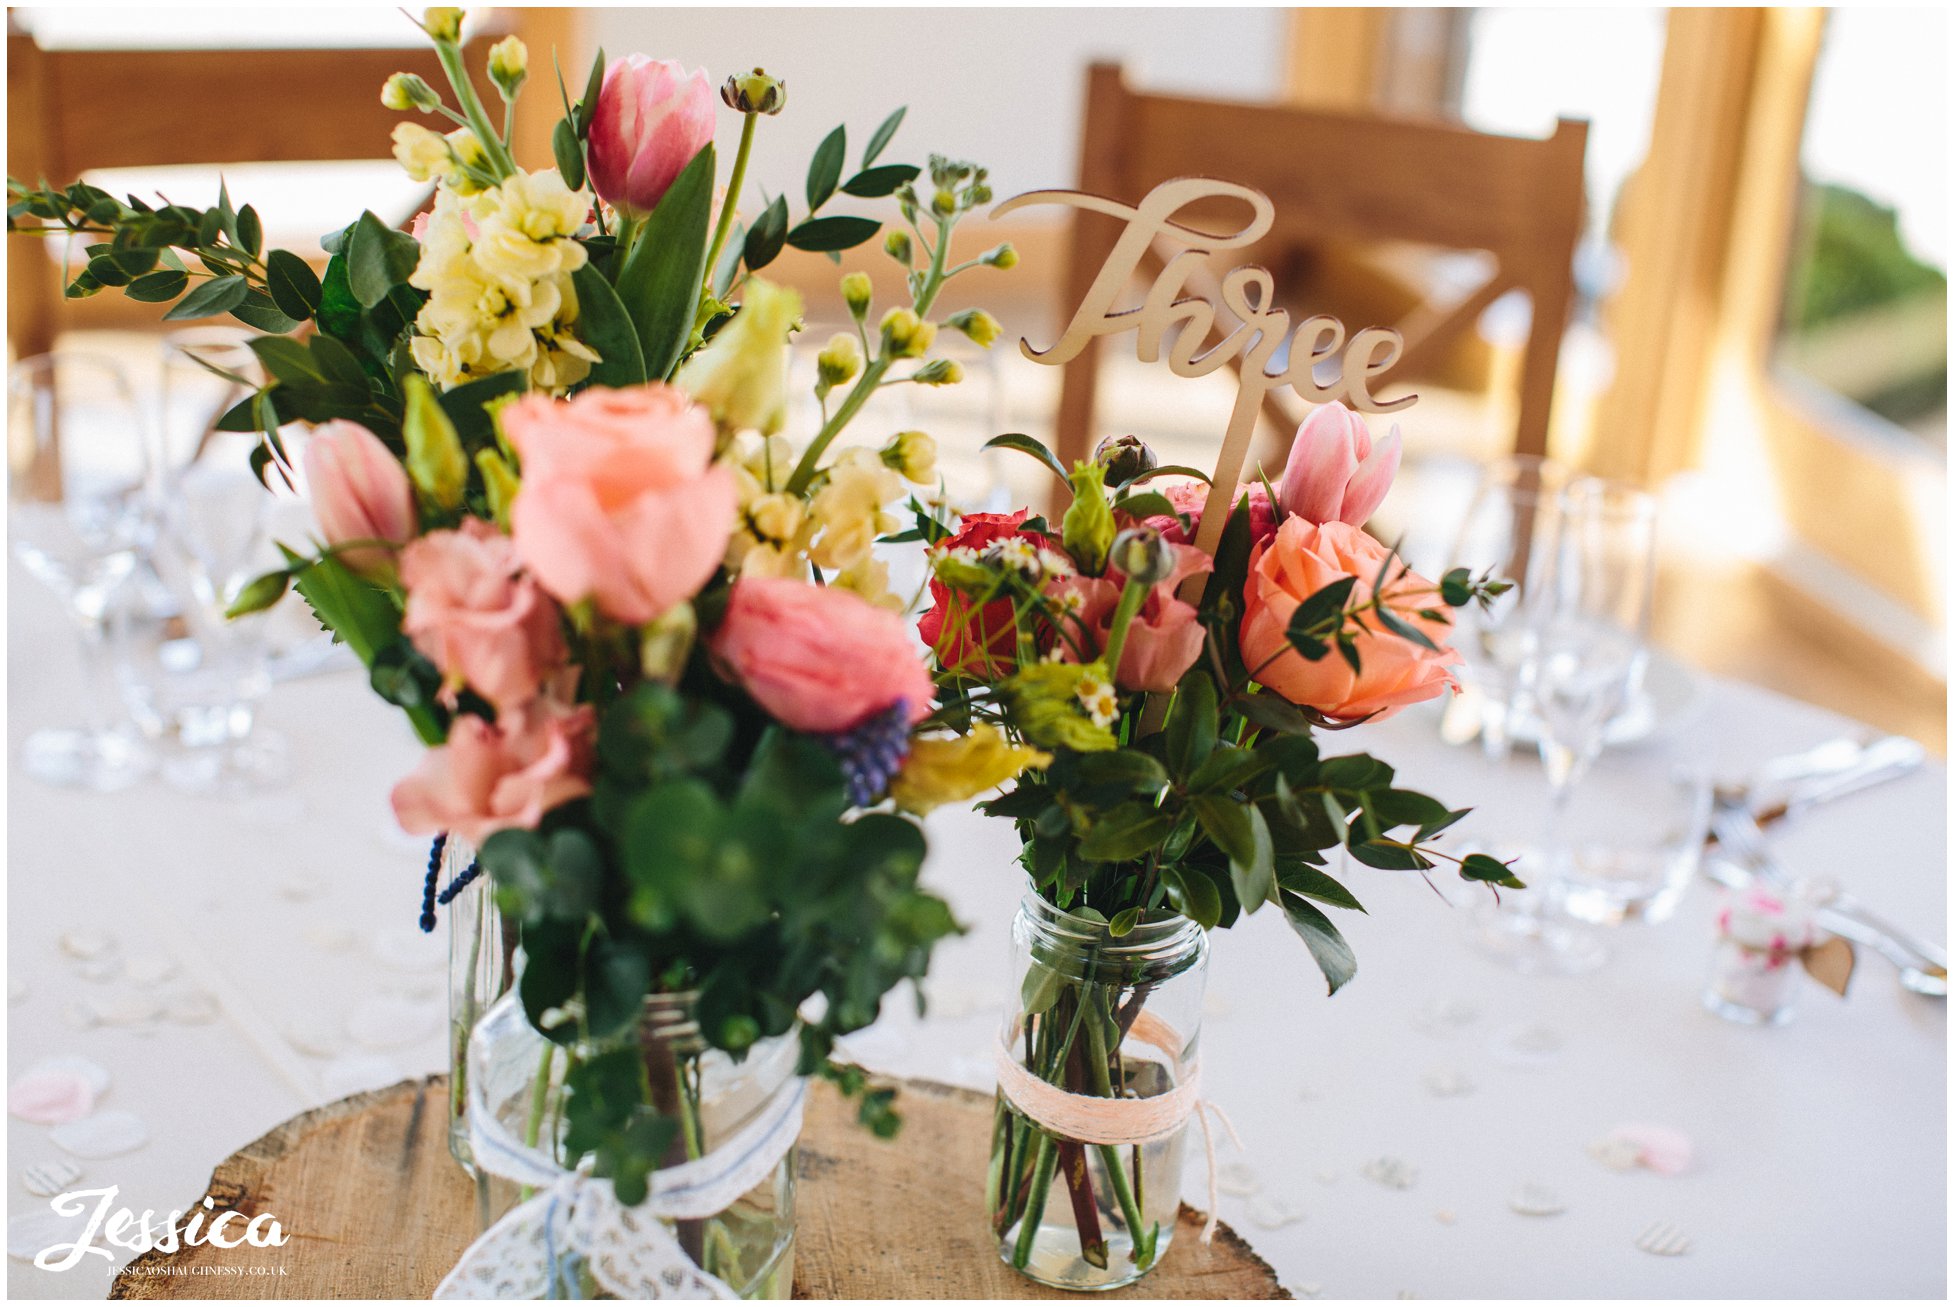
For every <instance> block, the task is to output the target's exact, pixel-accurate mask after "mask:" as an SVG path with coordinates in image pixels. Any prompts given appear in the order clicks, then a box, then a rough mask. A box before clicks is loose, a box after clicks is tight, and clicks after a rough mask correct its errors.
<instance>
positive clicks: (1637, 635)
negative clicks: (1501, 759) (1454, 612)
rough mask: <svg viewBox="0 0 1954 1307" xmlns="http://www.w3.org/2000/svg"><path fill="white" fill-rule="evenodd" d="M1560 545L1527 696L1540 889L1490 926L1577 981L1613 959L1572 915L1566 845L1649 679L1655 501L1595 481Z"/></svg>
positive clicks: (1541, 592) (1563, 505)
mask: <svg viewBox="0 0 1954 1307" xmlns="http://www.w3.org/2000/svg"><path fill="white" fill-rule="evenodd" d="M1556 516H1557V524H1556V527H1555V530H1554V536H1553V544H1552V546H1551V548H1550V550H1549V552H1548V553H1547V554H1546V555H1545V556H1544V557H1540V556H1537V557H1536V559H1535V565H1536V566H1538V567H1540V569H1541V570H1540V575H1539V577H1538V578H1537V580H1536V583H1535V584H1534V585H1533V586H1532V587H1531V592H1530V594H1529V595H1528V598H1527V602H1526V603H1525V605H1524V610H1525V614H1526V631H1527V635H1526V654H1525V658H1524V661H1523V662H1522V664H1521V668H1520V681H1519V691H1518V692H1519V694H1520V695H1521V696H1522V697H1523V698H1524V700H1525V702H1526V704H1527V706H1528V710H1529V711H1530V712H1531V713H1532V715H1533V718H1534V722H1535V725H1536V729H1537V731H1538V734H1539V741H1540V760H1541V763H1542V765H1543V766H1544V768H1545V770H1546V773H1547V781H1548V784H1549V786H1550V787H1551V797H1550V799H1549V801H1548V805H1547V816H1546V821H1545V823H1544V824H1543V828H1542V830H1541V834H1540V839H1539V842H1538V845H1537V847H1536V849H1535V851H1534V853H1533V856H1532V857H1530V858H1528V859H1527V860H1526V861H1527V870H1526V872H1525V873H1523V875H1522V879H1525V880H1526V881H1528V882H1529V883H1530V884H1531V885H1533V886H1534V888H1532V889H1530V890H1528V891H1526V892H1524V893H1522V894H1520V895H1519V896H1518V901H1517V902H1516V903H1514V904H1513V905H1511V908H1510V909H1509V910H1506V911H1497V912H1494V913H1492V914H1491V915H1490V919H1489V920H1488V921H1487V923H1486V924H1487V926H1488V930H1487V931H1486V942H1487V944H1488V946H1489V947H1490V948H1491V949H1492V950H1493V951H1494V952H1495V953H1496V954H1497V955H1499V956H1501V957H1502V958H1503V959H1504V960H1505V961H1507V962H1509V963H1510V964H1512V965H1513V966H1515V967H1517V968H1519V969H1520V970H1524V971H1535V972H1549V973H1558V974H1571V973H1575V972H1580V971H1587V970H1591V969H1592V968H1594V967H1596V966H1599V965H1600V964H1601V962H1602V961H1603V959H1604V958H1605V957H1606V952H1605V950H1604V949H1603V948H1602V945H1601V941H1600V939H1599V937H1598V936H1596V935H1595V934H1594V933H1593V932H1592V931H1590V930H1587V929H1585V928H1584V927H1583V926H1581V925H1579V924H1577V923H1576V922H1575V921H1574V920H1573V919H1572V918H1571V917H1570V916H1569V914H1568V912H1567V910H1566V908H1567V904H1568V894H1569V890H1570V886H1571V885H1572V884H1573V883H1574V881H1575V870H1574V868H1573V867H1572V865H1571V856H1570V852H1569V849H1568V847H1567V842H1566V840H1565V839H1564V835H1563V832H1564V831H1565V829H1566V820H1565V818H1566V815H1567V808H1568V804H1569V801H1570V799H1571V798H1572V796H1573V793H1574V790H1575V787H1576V786H1577V785H1578V784H1579V783H1580V781H1581V779H1582V778H1583V777H1584V776H1585V775H1586V774H1587V772H1588V769H1589V768H1590V767H1591V766H1592V765H1593V764H1594V761H1595V759H1596V758H1597V757H1599V756H1600V753H1601V749H1602V745H1603V743H1604V738H1605V735H1606V731H1607V727H1608V723H1609V721H1610V720H1611V719H1613V718H1614V716H1615V715H1616V714H1617V713H1618V712H1620V711H1621V709H1622V707H1623V705H1625V704H1626V703H1627V702H1628V700H1629V697H1630V696H1631V695H1632V694H1634V693H1635V691H1636V689H1637V688H1638V686H1639V685H1640V683H1641V676H1642V668H1643V666H1644V664H1645V662H1646V660H1647V657H1648V653H1647V635H1648V626H1649V616H1650V609H1651V605H1652V601H1653V598H1654V589H1655V527H1656V501H1655V499H1654V497H1653V496H1651V495H1649V494H1647V493H1645V492H1643V491H1641V490H1637V489H1635V488H1634V487H1633V486H1628V485H1624V484H1622V483H1620V482H1614V481H1605V480H1602V479H1600V478H1595V477H1586V478H1582V479H1581V480H1578V481H1575V482H1573V483H1572V484H1570V485H1569V486H1568V487H1567V488H1566V489H1565V490H1564V491H1562V492H1561V495H1560V497H1559V501H1558V511H1557V514H1556Z"/></svg>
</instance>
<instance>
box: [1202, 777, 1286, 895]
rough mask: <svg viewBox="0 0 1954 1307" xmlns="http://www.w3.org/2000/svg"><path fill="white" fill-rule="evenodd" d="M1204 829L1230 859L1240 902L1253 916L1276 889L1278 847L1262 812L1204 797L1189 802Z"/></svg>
mask: <svg viewBox="0 0 1954 1307" xmlns="http://www.w3.org/2000/svg"><path fill="white" fill-rule="evenodd" d="M1188 806H1189V807H1190V808H1192V809H1193V811H1194V816H1195V819H1196V820H1197V821H1199V822H1200V823H1201V829H1202V830H1204V831H1206V832H1207V833H1208V838H1209V839H1212V840H1213V841H1214V842H1215V844H1216V846H1217V847H1219V848H1220V849H1221V851H1222V852H1223V853H1225V854H1227V855H1228V874H1229V877H1230V879H1231V880H1232V881H1233V883H1234V888H1235V898H1236V901H1237V902H1239V903H1240V904H1241V905H1242V910H1243V911H1245V912H1253V911H1255V909H1256V908H1257V907H1258V906H1260V905H1261V904H1262V902H1263V901H1264V900H1266V899H1267V898H1268V897H1269V892H1270V890H1271V889H1273V888H1274V885H1275V846H1274V844H1273V842H1272V841H1271V840H1270V838H1269V825H1268V822H1267V820H1265V819H1264V818H1263V816H1262V811H1261V809H1259V808H1257V807H1256V806H1255V805H1254V804H1251V803H1241V802H1238V801H1236V800H1234V799H1222V798H1215V797H1213V796H1210V795H1201V796H1198V797H1196V798H1194V799H1192V800H1190V801H1189V803H1188Z"/></svg>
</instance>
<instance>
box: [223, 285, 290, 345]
mask: <svg viewBox="0 0 1954 1307" xmlns="http://www.w3.org/2000/svg"><path fill="white" fill-rule="evenodd" d="M231 316H232V317H234V318H236V319H237V320H238V321H239V322H242V323H244V324H245V325H246V326H249V327H256V328H257V329H258V330H259V331H269V332H271V333H273V334H274V335H283V334H284V333H285V332H288V331H297V330H298V329H299V320H298V319H297V318H293V317H290V316H288V315H286V314H285V313H284V312H282V311H281V310H280V309H279V307H278V305H277V304H275V303H273V302H272V298H271V296H269V295H267V294H265V293H264V292H263V291H261V290H250V291H246V292H245V295H244V302H243V303H241V304H239V305H238V306H237V307H236V308H234V309H232V310H231Z"/></svg>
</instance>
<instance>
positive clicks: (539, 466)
mask: <svg viewBox="0 0 1954 1307" xmlns="http://www.w3.org/2000/svg"><path fill="white" fill-rule="evenodd" d="M502 428H503V430H504V431H505V432H507V433H508V436H509V441H510V443H511V444H513V445H514V446H515V448H516V452H517V453H518V454H520V455H521V456H522V489H521V490H520V491H518V492H517V494H516V501H515V504H514V505H513V506H512V507H511V509H510V526H511V529H512V530H513V531H514V533H515V541H516V553H517V555H518V556H519V557H520V558H521V559H522V561H523V564H524V565H525V566H526V567H528V569H529V571H530V573H531V574H532V575H533V576H535V578H536V579H537V581H539V582H541V584H542V586H543V588H544V589H545V590H547V591H549V592H550V594H552V595H554V596H555V597H556V598H557V599H558V600H559V601H560V602H562V603H565V604H575V603H580V602H582V601H583V600H586V599H588V600H591V601H592V602H593V603H595V604H596V605H597V608H598V610H599V611H601V612H602V613H603V614H604V615H605V616H607V617H610V618H613V619H615V620H616V621H620V622H625V623H629V624H630V625H633V626H641V625H643V624H644V623H646V622H649V621H651V620H652V619H653V618H656V617H658V616H660V615H661V614H663V613H664V612H665V611H666V610H667V609H669V608H671V607H672V606H673V605H674V604H677V603H679V602H680V601H681V600H685V599H690V598H691V597H692V596H693V595H694V594H696V593H698V590H699V587H700V586H702V585H704V584H705V583H706V582H707V580H709V579H710V578H711V577H712V574H713V572H714V571H716V570H717V569H718V567H719V563H720V560H721V559H722V558H724V557H725V555H726V542H727V541H728V539H730V538H731V536H732V533H733V527H734V524H735V521H736V519H737V517H738V514H739V492H738V489H737V487H736V486H735V484H734V480H733V472H732V469H731V468H729V467H727V466H725V465H724V464H715V463H714V462H713V461H712V457H713V440H714V434H713V425H712V418H711V417H710V416H708V415H707V413H706V411H705V410H704V409H702V408H700V407H698V406H697V405H695V404H694V403H692V401H691V400H690V399H688V398H686V396H685V393H684V392H683V391H680V390H677V389H674V388H673V387H671V386H665V385H660V384H656V383H654V384H651V385H647V386H634V387H632V388H630V389H628V390H606V389H603V388H601V387H594V386H593V387H592V388H591V389H589V390H586V391H584V392H583V393H582V394H581V395H578V396H577V397H576V398H575V399H572V400H564V401H557V400H550V399H547V398H544V397H543V396H541V395H534V394H532V395H526V396H524V397H523V398H522V399H519V400H517V401H516V402H515V403H513V404H510V405H509V406H508V407H507V408H505V409H503V410H502Z"/></svg>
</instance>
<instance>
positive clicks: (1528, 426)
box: [1057, 64, 1587, 466]
mask: <svg viewBox="0 0 1954 1307" xmlns="http://www.w3.org/2000/svg"><path fill="white" fill-rule="evenodd" d="M1586 144H1587V124H1586V123H1584V122H1578V121H1572V120H1568V119H1562V120H1561V121H1560V122H1559V124H1558V125H1557V127H1556V129H1555V131H1554V134H1553V135H1552V136H1550V137H1548V138H1547V139H1545V140H1526V139H1520V138H1516V137H1509V136H1491V135H1487V134H1485V133H1482V132H1475V131H1469V130H1467V129H1465V128H1462V127H1456V126H1449V125H1443V124H1439V123H1432V122H1418V121H1409V120H1402V119H1390V118H1382V117H1377V116H1373V115H1368V114H1347V113H1332V112H1325V111H1322V110H1310V109H1296V108H1289V107H1285V106H1277V105H1263V104H1244V103H1235V102H1231V101H1224V100H1206V99H1193V98H1189V97H1184V96H1173V95H1152V94H1147V93H1143V92H1139V91H1135V90H1133V89H1132V88H1131V87H1129V86H1128V85H1127V83H1126V79H1125V77H1124V75H1123V73H1122V71H1121V69H1120V68H1119V66H1118V65H1116V64H1095V65H1094V66H1093V67H1092V69H1091V71H1090V72H1089V74H1088V75H1087V82H1086V113H1085V132H1084V139H1083V142H1082V145H1081V150H1080V161H1079V189H1080V190H1082V191H1089V192H1092V193H1094V194H1097V195H1105V196H1109V197H1112V198H1115V199H1118V200H1121V201H1124V202H1127V203H1135V202H1137V201H1138V200H1139V199H1140V198H1141V197H1142V196H1144V195H1145V194H1146V193H1147V192H1148V191H1149V190H1151V189H1152V188H1153V187H1154V186H1156V185H1158V184H1159V183H1160V182H1163V181H1166V180H1169V179H1171V178H1174V177H1183V176H1189V175H1200V176H1207V177H1220V178H1226V179H1227V180H1229V181H1237V182H1241V183H1244V184H1246V185H1249V186H1254V187H1256V188H1257V189H1259V190H1261V191H1262V192H1264V193H1265V194H1267V195H1268V197H1269V198H1270V200H1272V201H1273V202H1274V204H1275V227H1274V229H1273V230H1272V232H1271V233H1270V236H1269V238H1268V240H1267V241H1265V242H1264V243H1263V245H1262V246H1260V247H1259V248H1258V252H1260V253H1264V254H1265V255H1274V256H1277V257H1280V256H1282V255H1283V254H1284V253H1285V252H1292V251H1296V250H1308V249H1310V248H1311V247H1313V246H1314V247H1321V246H1323V245H1325V244H1330V245H1339V244H1347V243H1349V242H1353V241H1365V240H1378V241H1404V242H1416V243H1419V244H1422V245H1428V246H1436V247H1440V248H1443V249H1447V250H1458V251H1479V252H1483V253H1484V254H1486V255H1490V256H1491V262H1492V266H1493V271H1492V274H1491V276H1490V277H1489V278H1488V279H1487V280H1486V281H1485V282H1484V283H1483V284H1482V285H1479V286H1478V287H1476V288H1473V289H1470V290H1468V291H1466V292H1464V293H1461V294H1455V295H1451V296H1448V297H1446V298H1445V299H1443V300H1442V301H1431V300H1428V301H1426V302H1425V303H1423V304H1421V305H1420V306H1419V307H1418V308H1416V309H1415V310H1413V311H1412V313H1411V314H1410V315H1409V316H1407V317H1406V318H1405V319H1403V320H1402V321H1400V322H1398V323H1396V324H1373V323H1350V324H1348V325H1349V326H1350V327H1351V328H1352V329H1353V330H1355V329H1356V328H1357V327H1360V326H1371V325H1395V326H1397V328H1398V329H1399V330H1400V331H1402V332H1403V333H1404V338H1405V344H1404V355H1403V357H1402V359H1401V360H1400V362H1399V364H1398V366H1397V367H1396V368H1395V369H1394V370H1393V371H1392V373H1391V378H1392V379H1394V380H1396V379H1404V378H1411V377H1415V376H1417V375H1419V374H1420V373H1421V372H1429V371H1430V370H1432V369H1434V368H1435V367H1436V366H1437V365H1438V364H1439V363H1441V362H1442V361H1443V356H1444V354H1445V352H1446V351H1447V349H1448V347H1450V346H1452V345H1454V344H1455V343H1457V342H1458V341H1460V339H1461V338H1462V335H1463V333H1464V332H1466V331H1467V330H1468V329H1469V328H1470V327H1471V326H1472V325H1473V323H1474V322H1475V321H1476V320H1477V319H1478V317H1479V315H1480V314H1481V313H1482V312H1484V311H1485V309H1486V307H1487V306H1488V305H1490V304H1491V303H1492V302H1493V301H1494V300H1496V299H1498V298H1499V297H1500V296H1501V295H1504V294H1506V293H1507V292H1508V291H1513V290H1518V291H1522V292H1524V293H1525V294H1526V295H1527V296H1528V297H1529V299H1530V300H1531V303H1532V306H1533V313H1532V326H1531V328H1530V331H1529V334H1528V340H1527V347H1526V353H1525V357H1524V360H1523V365H1522V370H1521V374H1520V397H1519V401H1520V402H1519V419H1518V423H1517V428H1516V431H1515V433H1514V440H1513V447H1514V449H1515V451H1516V452H1520V453H1533V454H1540V453H1545V452H1546V447H1547V422H1548V417H1549V412H1550V409H1551V406H1552V403H1553V393H1554V370H1555V363H1556V359H1557V356H1558V354H1559V351H1560V341H1561V333H1562V331H1563V329H1564V327H1565V325H1566V322H1567V315H1568V310H1569V306H1570V303H1571V301H1572V298H1573V273H1572V264H1573V256H1574V245H1575V241H1576V239H1577V238H1578V237H1579V234H1580V230H1581V214H1582V155H1583V152H1584V151H1585V148H1586ZM1073 221H1074V225H1073V228H1072V234H1071V238H1070V257H1069V259H1068V261H1067V270H1066V288H1065V297H1066V298H1065V301H1064V302H1065V303H1067V304H1076V303H1078V302H1079V300H1080V299H1081V298H1083V296H1084V295H1085V293H1086V290H1087V288H1088V287H1089V286H1090V285H1091V283H1092V279H1093V277H1094V275H1095V274H1096V273H1097V272H1098V271H1099V268H1100V265H1101V264H1102V263H1103V262H1104V261H1105V259H1106V256H1107V254H1108V253H1109V252H1110V250H1111V247H1112V242H1113V241H1114V240H1115V239H1116V238H1117V224H1115V223H1114V222H1113V221H1112V220H1111V219H1108V218H1105V217H1103V216H1099V215H1089V214H1083V213H1081V214H1077V215H1075V216H1074V220H1073ZM1154 266H1155V267H1156V268H1157V267H1158V266H1159V264H1158V262H1157V261H1156V263H1155V265H1154ZM1276 289H1277V293H1278V294H1279V295H1280V294H1282V293H1283V286H1282V283H1281V279H1280V278H1278V280H1277V285H1276ZM1288 307H1289V308H1290V309H1291V311H1292V313H1294V312H1295V311H1296V310H1298V309H1301V310H1302V311H1303V313H1304V314H1305V316H1306V315H1307V314H1308V313H1309V312H1311V311H1313V310H1311V309H1310V308H1309V306H1307V305H1296V304H1291V305H1289V306H1288ZM1217 330H1220V328H1217ZM1101 343H1103V342H1095V345H1094V346H1093V347H1090V348H1088V349H1087V350H1086V351H1085V352H1084V353H1082V354H1081V355H1080V356H1079V357H1077V358H1076V359H1074V360H1073V361H1072V362H1071V363H1070V364H1068V365H1067V366H1066V370H1065V375H1064V378H1063V381H1062V384H1061V387H1060V396H1059V412H1058V425H1057V445H1058V454H1059V457H1060V458H1061V459H1062V460H1064V462H1065V463H1066V465H1067V466H1070V465H1071V462H1072V460H1074V459H1078V458H1084V457H1086V456H1087V455H1088V454H1089V453H1090V451H1091V449H1092V447H1093V443H1094V439H1095V434H1096V433H1095V432H1094V429H1093V400H1094V392H1095V389H1096V385H1097V372H1098V348H1097V346H1098V344H1101ZM1302 408H1303V406H1302V404H1301V403H1300V401H1298V400H1297V399H1296V398H1295V396H1294V395H1292V394H1289V393H1288V392H1286V391H1284V392H1280V393H1278V392H1270V393H1269V395H1268V396H1267V397H1266V398H1265V401H1264V404H1263V414H1264V416H1265V417H1266V418H1267V419H1268V421H1269V422H1270V423H1271V424H1273V426H1274V427H1275V428H1277V429H1278V433H1279V434H1280V436H1281V438H1282V440H1283V442H1284V445H1285V447H1286V442H1287V440H1288V438H1289V436H1290V435H1291V434H1292V433H1293V432H1294V431H1295V429H1296V427H1297V425H1298V424H1299V423H1300V422H1301V420H1302V418H1303V416H1304V414H1303V411H1302Z"/></svg>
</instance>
